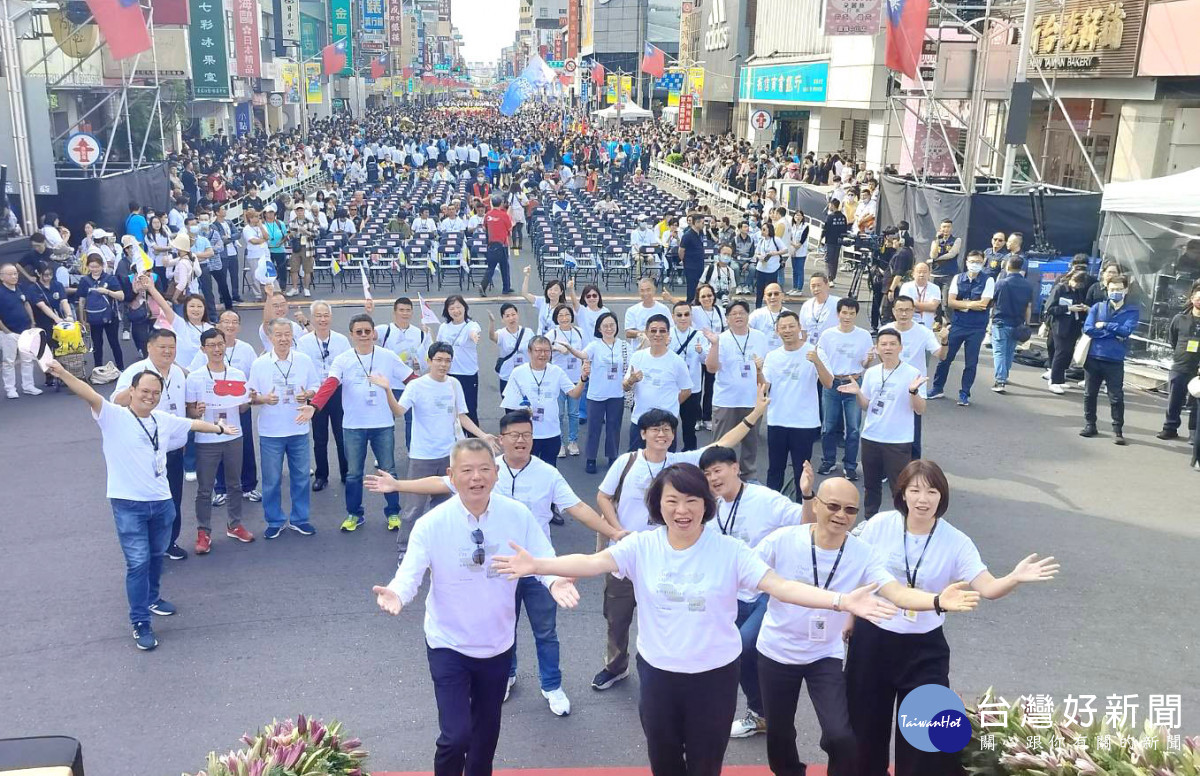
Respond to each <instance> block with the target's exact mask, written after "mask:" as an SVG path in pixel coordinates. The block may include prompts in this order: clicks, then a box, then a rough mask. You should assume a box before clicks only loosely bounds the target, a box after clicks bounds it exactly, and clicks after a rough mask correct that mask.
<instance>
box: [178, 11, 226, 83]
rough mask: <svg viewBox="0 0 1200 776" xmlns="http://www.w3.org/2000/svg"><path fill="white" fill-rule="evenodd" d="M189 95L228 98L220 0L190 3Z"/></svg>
mask: <svg viewBox="0 0 1200 776" xmlns="http://www.w3.org/2000/svg"><path fill="white" fill-rule="evenodd" d="M191 18H192V23H191V25H190V26H189V27H188V43H189V47H190V48H191V50H192V94H193V96H195V97H197V98H206V97H215V98H219V99H223V98H227V97H229V62H228V54H227V52H226V51H225V13H224V11H223V6H222V4H221V2H220V0H191Z"/></svg>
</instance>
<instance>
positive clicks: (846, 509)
mask: <svg viewBox="0 0 1200 776" xmlns="http://www.w3.org/2000/svg"><path fill="white" fill-rule="evenodd" d="M816 499H817V501H820V502H821V503H822V504H824V505H825V508H826V509H828V510H829V511H830V512H832V513H833V514H835V515H836V514H837V513H838V512H842V513H844V514H845V515H846V517H855V516H857V515H858V507H853V506H850V505H849V504H839V503H837V502H836V501H834V502H832V503H831V502H829V501H826V500H825V499H823V498H821V497H820V496H817V497H816Z"/></svg>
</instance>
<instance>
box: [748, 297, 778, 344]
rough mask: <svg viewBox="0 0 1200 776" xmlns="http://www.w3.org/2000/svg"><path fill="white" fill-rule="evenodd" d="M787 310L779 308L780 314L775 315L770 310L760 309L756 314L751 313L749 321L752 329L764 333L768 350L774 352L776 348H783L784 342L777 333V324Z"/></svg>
mask: <svg viewBox="0 0 1200 776" xmlns="http://www.w3.org/2000/svg"><path fill="white" fill-rule="evenodd" d="M786 309H787V308H786V307H781V308H779V312H777V313H773V312H771V310H770V308H767V307H760V308H758V309H757V310H755V311H754V312H752V313H750V319H749V321H748V323H749V324H750V328H752V329H757V330H758V331H761V332H762V333H763V336H765V337H766V338H767V349H768V350H774V349H775V348H778V347H782V346H783V340H781V339H780V338H779V335H778V334H776V333H775V323H776V322H777V321H778V320H779V316H780V315H782V314H783V311H784V310H786Z"/></svg>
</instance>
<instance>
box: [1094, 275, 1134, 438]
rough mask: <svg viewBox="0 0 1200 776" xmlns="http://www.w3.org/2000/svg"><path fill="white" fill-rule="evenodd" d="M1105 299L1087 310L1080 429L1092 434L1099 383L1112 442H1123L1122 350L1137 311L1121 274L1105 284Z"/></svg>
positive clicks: (1123, 390) (1123, 388)
mask: <svg viewBox="0 0 1200 776" xmlns="http://www.w3.org/2000/svg"><path fill="white" fill-rule="evenodd" d="M1106 289H1107V291H1108V299H1107V300H1106V301H1103V302H1097V303H1096V304H1094V305H1092V309H1090V310H1088V314H1087V320H1086V321H1084V323H1083V333H1084V334H1086V335H1088V336H1089V337H1091V339H1092V342H1091V345H1090V346H1089V347H1088V355H1087V360H1086V361H1085V362H1084V364H1083V371H1084V373H1085V374H1086V375H1087V384H1086V388H1085V393H1084V397H1083V420H1084V426H1083V431H1080V432H1079V436H1081V437H1094V436H1096V435H1097V431H1096V400H1097V398H1098V397H1099V395H1100V384H1101V383H1103V384H1104V385H1105V387H1106V388H1107V390H1108V408H1109V412H1110V414H1111V417H1112V424H1113V443H1114V444H1118V445H1124V444H1125V437H1124V435H1123V434H1122V433H1121V430H1122V428H1123V427H1124V425H1125V387H1124V386H1125V353H1126V351H1127V349H1128V348H1129V337H1130V335H1132V334H1133V332H1134V329H1136V328H1137V325H1138V318H1139V317H1140V310H1138V308H1137V306H1136V305H1132V304H1128V303H1127V302H1126V295H1127V294H1128V289H1129V282H1128V281H1127V280H1126V279H1125V277H1124V276H1123V275H1117V276H1116V277H1114V278H1111V279H1110V280H1109V281H1108V283H1107V284H1106Z"/></svg>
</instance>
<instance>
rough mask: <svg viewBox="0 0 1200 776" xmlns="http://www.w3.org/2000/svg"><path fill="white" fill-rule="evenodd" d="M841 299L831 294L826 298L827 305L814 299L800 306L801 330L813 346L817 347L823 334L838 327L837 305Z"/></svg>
mask: <svg viewBox="0 0 1200 776" xmlns="http://www.w3.org/2000/svg"><path fill="white" fill-rule="evenodd" d="M840 298H841V297H837V296H834V295H833V294H830V295H829V296H827V297H825V304H818V303H817V300H816V297H814V298H812V299H809V300H808V301H807V302H805V303H804V304H802V305H800V328H801V329H803V330H804V333H805V334H806V335H807V336H808V341H809V342H810V343H811V344H813V345H816V344H817V343H818V342H819V341H820V339H821V335H822V334H824V333H825V332H826V331H828V330H829V329H832V328H835V327H836V326H837V324H838V316H837V303H838V299H840Z"/></svg>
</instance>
